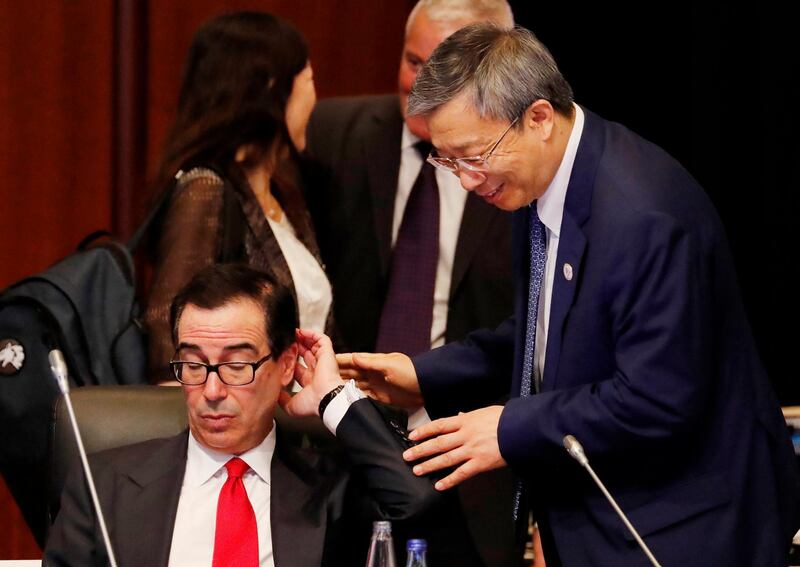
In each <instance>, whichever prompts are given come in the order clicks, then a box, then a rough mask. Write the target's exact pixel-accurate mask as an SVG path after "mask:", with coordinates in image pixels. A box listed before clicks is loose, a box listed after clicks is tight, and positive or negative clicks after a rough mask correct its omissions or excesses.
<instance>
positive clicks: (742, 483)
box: [414, 111, 800, 567]
mask: <svg viewBox="0 0 800 567" xmlns="http://www.w3.org/2000/svg"><path fill="white" fill-rule="evenodd" d="M527 225H528V209H527V208H525V209H523V210H520V211H518V212H517V213H515V227H514V228H515V233H514V250H513V254H514V257H515V281H516V287H515V294H516V301H515V305H516V307H515V314H514V316H513V317H512V318H511V319H509V320H508V321H506V322H505V323H503V325H501V326H500V327H499V328H498V329H497V330H496V331H494V332H489V331H482V332H477V333H474V334H472V335H471V336H470V337H469V338H468V339H467V340H466V341H464V342H463V343H456V344H453V345H447V346H445V347H443V348H442V349H438V350H436V351H433V352H431V353H427V354H425V355H421V356H420V357H418V358H416V359H415V361H414V363H415V366H416V369H417V372H418V375H419V377H420V384H421V387H422V392H423V395H424V397H425V402H426V407H427V408H428V409H429V412H433V413H434V414H450V413H453V412H454V411H457V410H468V409H472V408H474V407H477V406H480V405H482V404H485V403H486V402H485V401H486V400H487V399H491V397H492V396H495V395H498V394H500V393H501V392H503V391H510V392H511V393H512V395H513V396H517V395H518V394H519V389H520V377H521V369H522V362H523V361H522V353H523V352H524V335H525V328H526V324H525V320H526V312H527V307H526V303H527V287H528V277H529V276H528V274H529V261H528V259H527V258H528V248H529V244H528V237H527ZM566 264H569V265H571V267H572V277H571V278H568V277H567V276H566V275H565V274H566V272H565V271H564V270H563V267H564V266H565V265H566ZM546 349H547V352H546V354H547V356H546V362H545V368H544V382H543V386H542V392H541V394H539V395H534V396H530V397H527V398H515V399H512V400H511V401H509V402H508V404H507V405H506V407H505V409H504V411H503V414H502V417H501V419H500V425H499V430H498V434H499V443H500V450H501V453H502V454H503V457H504V458H505V459H506V460H507V461H508V463H509V464H510V465H511V466H512V467H513V468H514V469H515V471H516V472H518V473H519V474H520V475H521V476H523V477H524V478H526V479H527V480H528V482H529V483H530V485H531V486H532V493H533V495H534V499H533V505H534V510H535V512H536V513H537V515H538V518H539V520H540V523H541V524H542V525H543V527H544V528H545V531H544V533H543V537H544V538H545V541H544V543H545V546H546V548H545V556H546V558H547V565H548V567H556V566H558V565H565V566H576V567H579V566H585V565H593V566H603V565H609V566H617V565H626V566H628V565H646V564H648V563H647V561H646V559H645V558H644V555H642V553H641V551H640V550H639V549H638V548H637V547H636V546H635V545H634V543H633V541H632V539H631V538H630V536H629V535H628V533H627V532H626V530H625V528H624V526H623V524H622V523H621V522H620V521H619V519H618V518H617V517H616V516H615V514H614V512H613V511H612V510H611V508H610V507H609V505H608V503H607V502H606V501H605V500H604V498H603V496H602V495H601V494H600V492H599V490H598V489H597V488H596V487H595V486H594V485H593V484H592V482H591V481H590V480H589V478H588V476H587V475H586V473H585V472H584V471H583V470H581V468H580V467H579V466H578V464H577V463H575V462H574V461H572V460H571V459H570V458H569V457H568V456H567V454H566V452H565V451H564V449H563V447H562V439H563V437H564V435H566V434H572V435H575V436H576V437H577V438H578V439H579V440H580V441H581V442H582V443H583V445H584V447H585V449H586V453H587V455H588V456H589V458H590V460H591V462H592V463H593V466H594V468H595V470H596V471H597V473H598V475H599V476H600V478H601V479H603V480H604V482H605V483H606V485H607V486H608V488H609V489H610V491H611V492H612V493H613V494H615V495H616V496H617V499H618V501H619V504H620V506H621V507H622V509H623V510H625V511H627V513H628V514H629V515H630V518H631V521H632V523H633V524H634V526H636V527H637V528H638V529H639V531H640V533H641V535H642V536H643V537H644V539H645V541H647V542H648V544H649V545H650V547H651V549H652V550H653V552H654V554H655V555H656V557H657V558H659V559H660V561H661V562H662V563H663V564H664V565H681V566H683V567H688V566H695V565H696V566H709V565H725V566H739V565H741V566H744V565H759V566H775V567H778V566H782V565H785V564H786V563H785V551H786V550H787V549H788V545H789V541H790V539H791V535H792V533H793V532H794V531H795V530H796V529H797V527H798V524H799V523H800V522H799V521H798V494H799V492H798V478H797V471H796V468H797V465H796V463H795V461H794V458H793V455H792V451H791V446H790V443H789V440H788V436H787V434H786V427H785V424H784V422H783V418H782V416H781V413H780V410H779V408H778V404H777V401H776V399H775V398H774V395H773V393H772V391H771V388H770V386H769V382H768V380H767V376H766V375H765V371H764V369H763V367H762V365H761V362H760V360H759V357H758V353H757V352H756V349H755V346H754V342H753V338H752V336H751V332H750V329H749V325H748V323H747V320H746V317H745V314H744V310H743V307H742V303H741V301H740V297H739V291H738V289H737V284H736V274H735V272H734V267H733V262H732V259H731V255H730V252H729V249H728V245H727V242H726V238H725V235H724V232H723V228H722V225H721V223H720V220H719V218H718V217H717V214H716V213H715V211H714V209H713V207H712V205H711V203H710V202H709V200H708V199H707V197H706V196H705V194H704V193H703V191H702V189H701V188H700V187H699V186H698V184H697V183H696V182H695V181H694V179H692V178H691V176H690V175H689V174H688V173H687V172H686V171H685V170H684V169H683V168H682V167H681V166H680V165H679V164H678V163H677V162H675V161H674V160H673V159H672V158H671V157H670V156H668V155H667V154H666V153H665V152H663V151H662V150H661V149H659V148H657V147H656V146H654V145H652V144H650V143H649V142H647V141H645V140H643V139H641V138H640V137H638V136H637V135H635V134H633V133H632V132H630V131H629V130H627V129H626V128H624V127H622V126H620V125H619V124H614V123H611V122H606V121H605V120H603V119H601V118H599V117H598V116H596V115H594V114H592V113H591V112H588V111H586V123H585V128H584V131H583V136H582V138H581V142H580V145H579V148H578V153H577V157H576V160H575V164H574V166H573V169H572V175H571V178H570V183H569V188H568V191H567V196H566V205H565V210H564V217H563V221H562V226H561V235H560V244H559V248H558V256H557V264H556V273H555V281H554V284H553V295H552V307H551V314H550V321H549V332H548V341H547V347H546ZM454 392H458V395H455V394H454ZM553 544H555V545H553Z"/></svg>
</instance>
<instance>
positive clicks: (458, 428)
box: [403, 406, 507, 490]
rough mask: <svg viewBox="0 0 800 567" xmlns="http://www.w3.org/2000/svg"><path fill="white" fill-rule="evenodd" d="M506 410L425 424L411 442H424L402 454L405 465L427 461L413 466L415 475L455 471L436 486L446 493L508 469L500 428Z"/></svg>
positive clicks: (480, 411) (498, 408)
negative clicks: (478, 477)
mask: <svg viewBox="0 0 800 567" xmlns="http://www.w3.org/2000/svg"><path fill="white" fill-rule="evenodd" d="M501 413H503V406H489V407H486V408H481V409H478V410H475V411H471V412H468V413H459V414H458V415H455V416H453V417H445V418H443V419H437V420H435V421H431V422H430V423H426V424H425V425H422V426H420V427H418V428H417V429H415V430H414V431H412V432H411V434H410V435H409V438H410V439H411V440H412V441H423V442H422V443H420V444H419V445H416V446H414V447H411V448H410V449H408V450H406V451H405V452H404V453H403V458H404V459H405V460H406V461H412V462H413V461H418V460H420V459H425V458H427V460H426V461H423V462H421V463H418V464H416V465H414V474H416V475H426V474H428V473H431V472H434V471H438V470H441V469H446V468H453V467H455V470H454V471H453V472H452V473H450V474H449V475H447V476H446V477H444V478H443V479H442V480H440V481H438V482H437V483H436V485H435V486H436V489H437V490H447V489H448V488H452V487H454V486H456V485H457V484H460V483H462V482H463V481H465V480H467V479H468V478H470V477H473V476H475V475H476V474H479V473H482V472H486V471H489V470H492V469H498V468H500V467H504V466H506V465H507V463H506V461H505V459H503V456H502V455H501V454H500V445H499V443H498V441H497V426H498V424H499V423H500V414H501Z"/></svg>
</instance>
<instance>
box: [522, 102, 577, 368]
mask: <svg viewBox="0 0 800 567" xmlns="http://www.w3.org/2000/svg"><path fill="white" fill-rule="evenodd" d="M574 106H575V123H574V124H573V126H572V132H571V133H570V135H569V141H568V142H567V148H566V150H565V151H564V157H563V158H562V159H561V165H559V166H558V170H557V171H556V174H555V176H554V177H553V180H552V181H550V185H548V186H547V190H546V191H545V192H544V195H542V196H541V197H539V199H538V200H537V201H536V212H537V213H538V214H539V220H541V221H542V224H543V225H544V227H545V229H546V233H547V252H546V259H545V265H544V276H543V278H544V281H543V284H544V285H543V286H542V292H543V293H541V294H540V295H539V305H538V306H537V309H538V315H537V316H536V348H535V353H534V357H533V362H534V366H533V372H534V374H535V375H537V376H543V375H544V362H545V351H546V350H547V349H546V347H547V329H548V325H549V322H550V302H551V299H552V297H553V279H554V278H555V274H556V270H557V266H556V257H557V256H558V239H559V237H560V235H561V219H562V218H563V216H564V202H565V201H566V198H567V187H568V186H569V179H570V176H571V174H572V166H573V165H574V164H575V155H576V154H577V153H578V144H579V143H580V141H581V134H582V133H583V123H584V117H583V110H581V107H580V106H578V105H577V104H576V105H574ZM562 269H563V266H562Z"/></svg>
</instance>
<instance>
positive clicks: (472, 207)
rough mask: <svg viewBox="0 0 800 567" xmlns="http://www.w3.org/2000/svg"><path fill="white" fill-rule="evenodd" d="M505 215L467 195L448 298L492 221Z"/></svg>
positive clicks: (480, 244)
mask: <svg viewBox="0 0 800 567" xmlns="http://www.w3.org/2000/svg"><path fill="white" fill-rule="evenodd" d="M505 214H508V213H505V212H503V211H501V210H499V209H497V208H496V207H493V206H491V205H489V204H487V203H486V202H484V201H483V200H482V199H481V198H480V197H478V196H477V195H475V194H474V193H469V194H468V195H467V200H466V203H465V204H464V216H463V217H462V219H461V228H460V229H459V231H458V242H457V243H456V253H455V258H454V260H453V276H452V280H451V281H450V298H452V297H453V295H455V292H456V291H457V290H458V286H459V284H460V283H461V281H462V280H463V279H464V275H465V274H466V273H467V268H469V265H470V263H471V262H472V258H473V257H474V256H475V252H476V251H477V250H478V248H479V247H480V246H483V245H485V244H486V243H485V242H484V234H485V233H486V231H487V230H488V228H489V226H490V225H491V224H492V222H494V220H495V219H496V218H498V217H501V216H502V215H505Z"/></svg>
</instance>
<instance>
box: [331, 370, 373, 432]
mask: <svg viewBox="0 0 800 567" xmlns="http://www.w3.org/2000/svg"><path fill="white" fill-rule="evenodd" d="M366 397H367V396H366V395H365V394H364V392H362V391H361V390H359V389H358V386H356V381H355V380H348V381H347V382H346V383H345V385H344V388H343V389H342V391H341V392H339V393H338V394H337V395H336V396H335V397H334V398H333V399H332V400H331V403H329V404H328V407H326V408H325V411H324V412H323V414H322V423H324V424H325V427H327V428H328V431H330V432H331V433H333V434H334V435H336V428H337V427H339V423H340V422H341V421H342V419H344V415H345V414H346V413H347V410H348V409H350V406H351V405H352V404H353V403H354V402H357V401H358V400H362V399H364V398H366Z"/></svg>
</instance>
